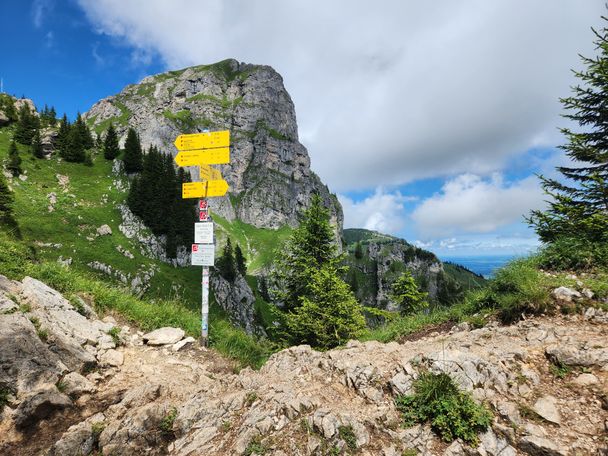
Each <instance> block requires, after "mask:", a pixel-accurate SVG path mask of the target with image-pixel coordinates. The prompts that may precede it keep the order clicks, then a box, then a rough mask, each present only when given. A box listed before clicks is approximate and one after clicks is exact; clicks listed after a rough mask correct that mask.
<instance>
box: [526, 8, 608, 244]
mask: <svg viewBox="0 0 608 456" xmlns="http://www.w3.org/2000/svg"><path fill="white" fill-rule="evenodd" d="M604 20H605V21H606V20H608V19H606V18H604ZM593 32H594V33H595V36H596V40H595V44H596V46H597V49H598V51H599V55H598V56H597V57H594V58H588V57H583V56H581V59H582V62H583V64H584V66H585V67H586V69H584V70H583V71H575V72H574V74H575V76H576V77H577V78H578V79H579V80H580V81H581V83H580V84H579V85H576V86H574V87H573V88H572V91H573V95H572V96H570V97H568V98H563V99H562V100H561V102H562V104H563V106H564V109H565V110H566V114H564V117H566V118H567V119H570V120H572V121H574V122H575V123H577V124H578V125H579V126H580V130H579V129H577V130H576V131H573V130H571V129H569V128H562V130H561V131H562V133H563V134H564V136H565V137H566V140H567V142H566V144H565V145H563V146H561V147H562V149H563V150H565V151H566V155H567V156H568V157H570V158H571V159H572V160H573V161H574V162H575V164H573V165H572V166H562V167H558V168H557V169H558V170H559V172H560V173H561V174H562V175H563V176H564V177H565V178H566V179H565V181H564V182H561V181H558V180H557V179H551V178H548V177H545V176H540V179H541V181H542V186H543V189H544V190H545V192H546V193H547V194H548V195H550V196H551V200H550V201H549V207H548V209H547V210H545V211H540V210H536V211H532V213H531V215H530V217H529V218H528V222H529V223H530V225H531V226H533V227H534V229H535V230H536V232H537V233H538V235H539V237H540V238H541V240H542V241H543V242H545V243H549V244H551V243H555V242H558V241H560V240H566V239H572V240H576V241H577V242H580V240H581V239H583V240H585V241H586V242H590V243H592V244H596V245H600V244H604V245H605V243H607V242H608V122H607V121H606V119H608V102H607V100H608V98H607V96H606V94H607V93H608V71H607V68H608V29H607V28H606V27H604V28H602V29H601V30H600V31H596V30H593Z"/></svg>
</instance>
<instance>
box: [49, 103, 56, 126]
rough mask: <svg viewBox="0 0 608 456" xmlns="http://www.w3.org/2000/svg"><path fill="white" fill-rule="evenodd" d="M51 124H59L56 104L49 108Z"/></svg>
mask: <svg viewBox="0 0 608 456" xmlns="http://www.w3.org/2000/svg"><path fill="white" fill-rule="evenodd" d="M49 125H50V126H51V127H54V126H55V125H57V111H55V107H54V106H51V109H50V110H49Z"/></svg>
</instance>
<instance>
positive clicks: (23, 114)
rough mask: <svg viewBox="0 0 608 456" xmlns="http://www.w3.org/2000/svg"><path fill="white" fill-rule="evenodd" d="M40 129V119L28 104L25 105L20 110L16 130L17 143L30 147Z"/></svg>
mask: <svg viewBox="0 0 608 456" xmlns="http://www.w3.org/2000/svg"><path fill="white" fill-rule="evenodd" d="M39 128H40V119H39V118H38V116H37V115H36V114H34V113H32V112H31V111H30V108H29V106H28V105H27V104H25V103H23V104H22V105H21V108H19V120H18V122H17V128H16V129H15V141H17V142H18V143H21V144H24V145H26V146H29V145H31V144H32V138H33V137H34V134H35V132H36V130H38V129H39Z"/></svg>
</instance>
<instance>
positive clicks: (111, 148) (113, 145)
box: [103, 124, 120, 160]
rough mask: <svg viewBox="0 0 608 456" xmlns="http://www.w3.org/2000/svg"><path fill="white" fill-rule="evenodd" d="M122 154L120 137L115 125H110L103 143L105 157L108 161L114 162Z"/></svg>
mask: <svg viewBox="0 0 608 456" xmlns="http://www.w3.org/2000/svg"><path fill="white" fill-rule="evenodd" d="M118 154H120V147H119V146H118V135H117V134H116V130H115V129H114V125H112V124H110V127H109V128H108V132H107V133H106V138H105V140H104V142H103V156H104V158H105V159H106V160H114V159H115V158H116V157H118Z"/></svg>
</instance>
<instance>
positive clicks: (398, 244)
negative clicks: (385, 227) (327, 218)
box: [344, 229, 483, 311]
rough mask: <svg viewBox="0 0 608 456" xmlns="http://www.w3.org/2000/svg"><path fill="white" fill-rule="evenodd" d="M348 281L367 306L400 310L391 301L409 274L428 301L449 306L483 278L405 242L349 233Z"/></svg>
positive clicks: (374, 234)
mask: <svg viewBox="0 0 608 456" xmlns="http://www.w3.org/2000/svg"><path fill="white" fill-rule="evenodd" d="M344 239H345V240H346V242H347V249H346V250H347V251H348V256H347V264H348V265H349V266H350V271H349V274H348V277H347V280H348V282H349V283H350V285H351V287H352V288H353V291H354V292H355V294H356V296H357V298H358V300H359V301H360V302H362V303H363V304H364V305H366V306H371V307H378V308H381V309H386V310H390V311H396V310H399V309H398V307H397V305H396V304H395V303H394V302H392V301H391V300H390V298H389V295H390V292H391V288H392V285H393V282H394V281H395V280H396V279H397V278H398V277H399V276H400V275H401V274H402V273H403V272H404V271H409V272H410V273H411V274H412V275H413V276H414V277H415V278H416V281H417V283H418V284H419V286H420V288H421V289H422V291H424V292H426V293H428V297H429V300H430V301H431V302H432V303H436V304H449V303H450V302H451V301H453V300H454V299H456V298H458V297H459V296H460V294H461V293H462V292H463V291H464V290H466V289H467V288H471V287H477V286H480V285H481V284H482V283H483V278H482V277H480V276H477V275H476V274H473V273H471V272H470V271H468V270H466V269H464V268H462V267H459V266H455V265H446V264H444V263H442V262H441V261H440V260H439V259H438V258H437V257H436V256H435V255H434V254H433V253H431V252H429V251H427V250H423V249H420V248H417V247H415V246H413V245H411V244H409V243H408V242H406V241H404V240H403V239H399V238H395V237H393V236H388V235H385V234H381V233H377V232H375V231H370V230H365V229H346V230H344Z"/></svg>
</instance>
